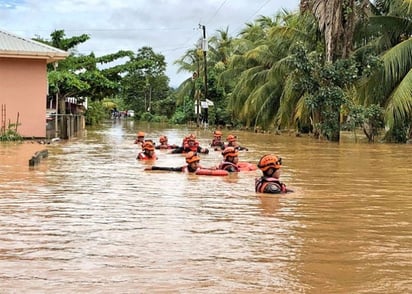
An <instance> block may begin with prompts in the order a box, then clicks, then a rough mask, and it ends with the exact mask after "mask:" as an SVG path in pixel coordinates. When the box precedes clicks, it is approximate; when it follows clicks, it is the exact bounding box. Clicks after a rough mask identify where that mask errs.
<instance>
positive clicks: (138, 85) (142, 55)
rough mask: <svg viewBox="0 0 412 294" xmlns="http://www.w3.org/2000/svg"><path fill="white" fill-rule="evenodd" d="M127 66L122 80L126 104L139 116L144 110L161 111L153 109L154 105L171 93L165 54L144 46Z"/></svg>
mask: <svg viewBox="0 0 412 294" xmlns="http://www.w3.org/2000/svg"><path fill="white" fill-rule="evenodd" d="M125 66H126V68H127V72H126V74H125V76H124V77H123V79H122V82H121V85H122V93H121V94H122V96H123V98H124V99H125V103H126V105H128V107H129V108H130V109H133V110H135V111H136V115H137V117H139V116H140V115H141V114H143V113H144V112H149V113H150V112H152V111H155V112H156V111H159V109H153V105H159V104H158V103H156V102H159V101H161V100H163V99H166V98H167V97H168V95H169V93H170V89H169V86H168V84H169V78H168V77H167V76H166V75H165V73H164V72H165V70H166V63H165V58H164V56H163V55H161V54H156V53H155V52H154V51H153V49H152V48H150V47H142V48H141V49H139V50H138V52H137V54H136V55H134V56H132V58H131V59H130V61H128V62H127V63H126V64H125Z"/></svg>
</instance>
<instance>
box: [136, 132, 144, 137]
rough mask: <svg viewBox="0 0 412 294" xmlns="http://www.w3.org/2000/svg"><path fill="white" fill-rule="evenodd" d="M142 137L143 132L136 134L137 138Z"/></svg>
mask: <svg viewBox="0 0 412 294" xmlns="http://www.w3.org/2000/svg"><path fill="white" fill-rule="evenodd" d="M144 135H145V133H144V132H138V133H137V136H138V137H144Z"/></svg>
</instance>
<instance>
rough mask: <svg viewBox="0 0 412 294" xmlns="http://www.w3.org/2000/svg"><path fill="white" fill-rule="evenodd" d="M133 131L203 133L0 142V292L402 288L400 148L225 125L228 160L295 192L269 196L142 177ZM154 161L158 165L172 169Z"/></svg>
mask: <svg viewBox="0 0 412 294" xmlns="http://www.w3.org/2000/svg"><path fill="white" fill-rule="evenodd" d="M139 130H143V131H145V132H146V133H147V138H152V139H155V140H156V142H157V141H158V138H159V136H160V135H162V134H165V135H167V136H168V137H169V143H176V144H179V143H181V140H182V138H183V136H185V135H187V134H188V133H192V132H193V133H196V135H197V136H198V139H199V141H200V143H201V145H202V146H207V144H208V143H209V142H210V140H211V137H212V131H213V130H203V129H202V130H195V129H189V128H170V127H167V126H160V125H143V124H137V123H133V122H130V121H124V122H110V123H108V124H106V125H104V126H103V127H101V128H99V129H94V130H91V129H89V130H88V131H87V132H86V133H85V134H84V136H83V137H82V138H79V139H76V140H71V141H69V142H58V143H53V144H50V145H40V144H37V143H24V144H18V145H16V144H13V143H12V144H10V143H8V144H0V293H2V294H3V293H411V292H412V278H411V277H412V234H411V233H412V192H411V187H412V184H411V179H412V176H411V172H412V157H411V156H410V154H411V151H412V146H411V145H387V144H373V145H369V144H363V143H362V144H359V143H358V144H354V143H350V142H349V141H350V140H347V141H348V142H345V140H342V142H341V144H334V143H327V142H319V141H315V140H313V139H311V138H306V137H301V138H296V137H294V136H288V135H282V136H276V135H270V134H255V133H250V132H240V131H235V132H234V134H236V135H238V138H239V142H240V143H241V145H243V146H246V147H248V148H249V151H243V152H241V153H240V160H241V161H249V162H254V163H256V162H257V161H258V159H259V158H260V157H261V156H262V155H263V154H266V153H275V154H278V155H280V156H281V157H282V158H283V164H284V166H283V169H282V170H283V171H282V177H283V181H284V182H285V183H286V184H287V185H288V187H290V188H292V189H294V190H295V192H294V193H291V194H288V195H283V196H279V195H263V194H256V193H255V192H254V178H255V177H257V176H259V175H260V172H259V171H252V172H242V173H239V174H235V175H230V176H228V177H211V176H195V175H188V174H184V173H176V172H175V173H167V172H154V171H153V172H147V171H144V168H145V167H146V166H147V165H149V163H147V162H139V161H136V160H135V157H136V154H137V146H136V145H134V144H133V141H134V139H135V134H136V132H137V131H139ZM223 133H224V136H225V137H226V136H227V134H229V131H227V130H224V131H223ZM44 148H47V149H48V150H49V157H48V158H47V159H45V160H43V161H42V162H41V164H40V165H39V166H37V167H36V168H31V169H30V168H29V167H28V160H29V158H30V157H31V156H32V155H33V154H34V153H35V152H36V151H39V150H42V149H44ZM157 154H158V156H159V159H158V160H157V162H156V165H158V166H181V165H183V164H184V158H183V156H182V155H179V154H167V153H166V152H164V151H160V152H159V151H158V152H157ZM201 158H202V160H201V163H202V164H203V165H204V166H213V165H216V164H217V163H218V162H219V161H220V160H221V155H220V153H219V152H216V151H212V152H211V153H210V154H208V155H201Z"/></svg>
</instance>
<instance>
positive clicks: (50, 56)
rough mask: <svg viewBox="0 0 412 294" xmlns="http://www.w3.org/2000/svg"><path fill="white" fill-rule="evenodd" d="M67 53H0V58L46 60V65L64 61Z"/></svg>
mask: <svg viewBox="0 0 412 294" xmlns="http://www.w3.org/2000/svg"><path fill="white" fill-rule="evenodd" d="M67 56H69V53H68V52H47V53H39V52H24V53H22V52H19V51H0V57H6V58H24V59H46V62H47V63H52V62H55V61H59V60H63V59H66V57H67Z"/></svg>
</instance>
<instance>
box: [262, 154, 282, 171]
mask: <svg viewBox="0 0 412 294" xmlns="http://www.w3.org/2000/svg"><path fill="white" fill-rule="evenodd" d="M271 167H273V168H275V169H279V168H281V167H282V158H280V157H279V158H278V157H277V156H275V155H272V154H267V155H264V156H262V158H261V159H260V160H259V163H258V168H260V169H261V170H262V171H266V170H268V169H269V168H271Z"/></svg>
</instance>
